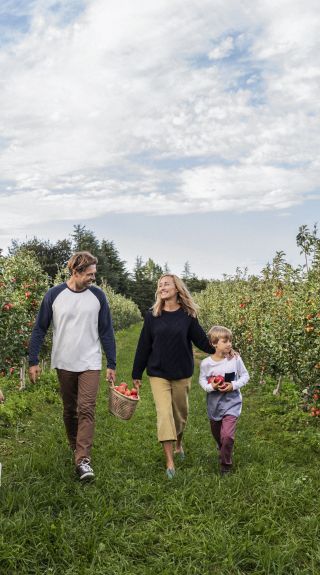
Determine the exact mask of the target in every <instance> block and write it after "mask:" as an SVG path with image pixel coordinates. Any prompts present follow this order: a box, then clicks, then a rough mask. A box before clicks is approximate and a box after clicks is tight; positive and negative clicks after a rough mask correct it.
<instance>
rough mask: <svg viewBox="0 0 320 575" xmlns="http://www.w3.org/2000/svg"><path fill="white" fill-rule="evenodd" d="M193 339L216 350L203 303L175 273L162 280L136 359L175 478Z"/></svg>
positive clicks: (136, 378) (135, 374)
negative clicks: (201, 318)
mask: <svg viewBox="0 0 320 575" xmlns="http://www.w3.org/2000/svg"><path fill="white" fill-rule="evenodd" d="M192 343H194V344H195V345H196V346H197V347H198V348H199V349H201V350H202V351H204V352H206V353H213V351H214V348H213V347H212V345H211V344H210V342H209V340H208V338H207V336H206V334H205V332H204V331H203V329H202V327H201V326H200V324H199V322H198V320H197V306H196V304H195V303H194V301H193V300H192V297H191V295H190V293H189V291H188V289H187V288H186V286H185V284H184V283H183V281H182V280H181V279H180V278H178V277H177V276H176V275H173V274H166V275H163V276H161V277H160V279H159V280H158V287H157V292H156V301H155V303H154V305H153V306H152V308H151V310H150V311H148V312H147V314H146V317H145V320H144V325H143V328H142V331H141V334H140V338H139V342H138V346H137V350H136V355H135V359H134V364H133V370H132V378H133V384H134V386H135V387H136V388H137V389H139V387H140V386H141V378H142V374H143V371H144V369H145V368H147V374H148V376H149V378H150V383H151V389H152V393H153V398H154V402H155V405H156V411H157V431H158V440H159V441H160V442H161V443H162V446H163V450H164V454H165V458H166V468H167V469H166V473H167V477H168V478H169V479H172V478H173V477H174V475H175V467H174V460H173V444H174V442H176V446H175V453H176V454H178V455H179V457H180V459H184V450H183V446H182V437H183V432H184V429H185V426H186V422H187V418H188V411H189V404H188V394H189V390H190V386H191V377H192V374H193V369H194V362H193V353H192Z"/></svg>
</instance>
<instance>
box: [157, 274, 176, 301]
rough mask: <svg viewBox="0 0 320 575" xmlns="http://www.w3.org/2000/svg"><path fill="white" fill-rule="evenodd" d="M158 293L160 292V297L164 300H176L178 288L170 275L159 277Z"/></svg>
mask: <svg viewBox="0 0 320 575" xmlns="http://www.w3.org/2000/svg"><path fill="white" fill-rule="evenodd" d="M158 294H160V297H161V299H162V300H164V301H168V300H175V301H176V300H177V296H178V290H177V288H176V286H175V283H174V281H173V278H172V277H170V276H165V277H163V278H161V280H160V282H159V285H158Z"/></svg>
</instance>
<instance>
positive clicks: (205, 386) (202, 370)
mask: <svg viewBox="0 0 320 575" xmlns="http://www.w3.org/2000/svg"><path fill="white" fill-rule="evenodd" d="M199 384H200V385H201V387H202V389H204V391H206V392H207V393H211V391H213V387H212V385H211V383H208V380H207V373H206V368H205V365H203V361H202V362H201V363H200V374H199Z"/></svg>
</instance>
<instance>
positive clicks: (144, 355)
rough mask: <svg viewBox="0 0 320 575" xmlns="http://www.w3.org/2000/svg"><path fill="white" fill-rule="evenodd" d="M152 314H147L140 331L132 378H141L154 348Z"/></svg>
mask: <svg viewBox="0 0 320 575" xmlns="http://www.w3.org/2000/svg"><path fill="white" fill-rule="evenodd" d="M150 319H151V318H150V315H149V314H147V315H146V317H145V320H144V324H143V327H142V330H141V333H140V337H139V341H138V345H137V349H136V353H135V358H134V361H133V368H132V379H134V380H141V379H142V374H143V372H144V370H145V368H146V367H147V363H148V358H149V355H150V353H151V349H152V335H151V326H150Z"/></svg>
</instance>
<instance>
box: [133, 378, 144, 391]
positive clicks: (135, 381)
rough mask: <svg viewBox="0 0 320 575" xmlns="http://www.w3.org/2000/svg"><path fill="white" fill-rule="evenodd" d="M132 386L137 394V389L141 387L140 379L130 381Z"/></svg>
mask: <svg viewBox="0 0 320 575" xmlns="http://www.w3.org/2000/svg"><path fill="white" fill-rule="evenodd" d="M132 385H133V387H135V388H136V390H137V392H138V393H139V389H140V387H141V385H142V383H141V379H133V380H132Z"/></svg>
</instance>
